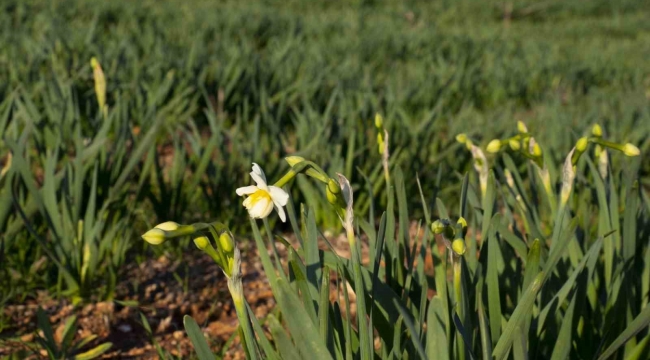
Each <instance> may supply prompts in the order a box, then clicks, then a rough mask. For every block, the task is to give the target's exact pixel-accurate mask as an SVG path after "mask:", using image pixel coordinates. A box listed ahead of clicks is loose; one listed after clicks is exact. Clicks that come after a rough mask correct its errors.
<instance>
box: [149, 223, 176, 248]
mask: <svg viewBox="0 0 650 360" xmlns="http://www.w3.org/2000/svg"><path fill="white" fill-rule="evenodd" d="M179 226H180V225H179V224H177V223H175V222H173V221H167V222H164V223H162V224H158V225H156V227H154V228H153V229H151V230H149V231H147V232H146V233H144V235H142V238H143V239H144V240H145V241H146V242H148V243H149V244H151V245H160V244H162V243H163V242H165V239H166V238H167V236H166V232H167V231H174V230H176V229H178V227H179Z"/></svg>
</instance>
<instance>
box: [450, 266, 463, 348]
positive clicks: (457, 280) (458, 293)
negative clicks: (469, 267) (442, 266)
mask: <svg viewBox="0 0 650 360" xmlns="http://www.w3.org/2000/svg"><path fill="white" fill-rule="evenodd" d="M452 261H453V266H454V268H453V271H454V297H455V298H456V314H458V318H459V319H460V322H461V324H463V326H465V325H466V324H465V309H464V303H463V284H462V257H461V256H457V255H456V254H454V255H453V260H452ZM456 344H457V345H458V359H460V360H464V359H465V341H464V340H463V337H462V335H461V333H460V331H457V338H456Z"/></svg>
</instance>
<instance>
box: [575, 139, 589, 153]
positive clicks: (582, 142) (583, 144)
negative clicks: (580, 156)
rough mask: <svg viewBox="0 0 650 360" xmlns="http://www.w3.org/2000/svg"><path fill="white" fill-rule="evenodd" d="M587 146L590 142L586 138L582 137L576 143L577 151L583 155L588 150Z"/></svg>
mask: <svg viewBox="0 0 650 360" xmlns="http://www.w3.org/2000/svg"><path fill="white" fill-rule="evenodd" d="M587 145H589V140H588V139H587V138H586V137H581V138H580V139H578V142H576V150H577V151H579V152H581V153H583V152H585V150H587Z"/></svg>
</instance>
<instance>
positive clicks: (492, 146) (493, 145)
mask: <svg viewBox="0 0 650 360" xmlns="http://www.w3.org/2000/svg"><path fill="white" fill-rule="evenodd" d="M486 150H487V152H489V153H492V154H496V153H498V152H499V150H501V140H499V139H494V140H492V141H490V143H489V144H488V146H487V148H486Z"/></svg>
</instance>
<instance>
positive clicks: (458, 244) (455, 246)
mask: <svg viewBox="0 0 650 360" xmlns="http://www.w3.org/2000/svg"><path fill="white" fill-rule="evenodd" d="M451 249H452V250H454V252H455V253H456V255H458V256H462V255H463V254H465V250H466V249H467V247H466V246H465V241H463V239H460V238H458V239H454V241H453V242H452V243H451Z"/></svg>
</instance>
